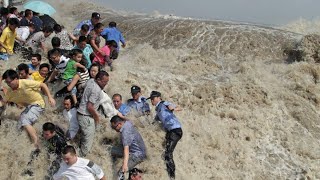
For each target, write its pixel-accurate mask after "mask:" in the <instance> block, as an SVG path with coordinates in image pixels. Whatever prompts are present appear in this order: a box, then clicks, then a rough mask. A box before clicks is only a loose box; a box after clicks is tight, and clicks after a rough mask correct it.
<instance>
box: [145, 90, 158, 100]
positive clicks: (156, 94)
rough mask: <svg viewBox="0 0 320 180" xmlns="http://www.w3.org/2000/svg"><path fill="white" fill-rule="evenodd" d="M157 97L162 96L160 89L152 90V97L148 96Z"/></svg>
mask: <svg viewBox="0 0 320 180" xmlns="http://www.w3.org/2000/svg"><path fill="white" fill-rule="evenodd" d="M155 97H161V93H160V92H158V91H151V93H150V97H148V98H147V99H152V98H155Z"/></svg>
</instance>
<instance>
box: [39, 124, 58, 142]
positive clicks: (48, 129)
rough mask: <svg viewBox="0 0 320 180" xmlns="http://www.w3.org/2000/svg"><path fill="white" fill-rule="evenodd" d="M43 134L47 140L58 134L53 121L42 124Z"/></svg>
mask: <svg viewBox="0 0 320 180" xmlns="http://www.w3.org/2000/svg"><path fill="white" fill-rule="evenodd" d="M42 131H43V132H42V135H43V138H44V139H45V140H49V139H51V138H52V137H53V136H54V135H55V134H56V126H55V125H54V124H53V123H51V122H46V123H44V124H43V125H42Z"/></svg>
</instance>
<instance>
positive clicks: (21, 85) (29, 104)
mask: <svg viewBox="0 0 320 180" xmlns="http://www.w3.org/2000/svg"><path fill="white" fill-rule="evenodd" d="M2 79H3V80H4V81H5V82H6V84H7V85H8V86H9V87H10V88H8V91H7V92H6V93H5V97H4V102H5V103H6V102H13V103H15V104H17V105H18V106H25V107H26V108H25V110H24V111H23V112H22V113H21V115H20V120H19V123H18V124H19V128H21V127H23V128H24V129H25V130H26V131H27V133H28V135H29V136H30V137H31V139H32V142H33V144H34V146H35V147H36V148H38V137H37V132H36V130H35V129H34V128H33V127H32V125H33V124H34V123H35V122H36V121H37V120H38V118H39V116H40V114H41V113H42V112H43V111H44V108H45V101H44V99H43V97H42V95H41V91H42V92H43V93H44V94H45V95H47V97H48V102H49V104H50V105H51V106H54V105H55V100H54V99H53V98H52V96H51V93H50V91H49V88H48V86H47V85H46V84H44V83H40V82H37V81H33V80H26V79H19V75H18V73H17V72H16V71H14V70H12V69H9V70H7V71H5V72H4V73H3V75H2Z"/></svg>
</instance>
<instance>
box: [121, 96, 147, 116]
mask: <svg viewBox="0 0 320 180" xmlns="http://www.w3.org/2000/svg"><path fill="white" fill-rule="evenodd" d="M127 105H128V106H129V107H130V108H131V109H134V110H136V111H137V112H139V113H141V114H146V112H150V107H149V104H148V103H147V99H146V98H145V97H143V96H140V97H139V99H138V101H135V100H134V99H129V100H128V103H127Z"/></svg>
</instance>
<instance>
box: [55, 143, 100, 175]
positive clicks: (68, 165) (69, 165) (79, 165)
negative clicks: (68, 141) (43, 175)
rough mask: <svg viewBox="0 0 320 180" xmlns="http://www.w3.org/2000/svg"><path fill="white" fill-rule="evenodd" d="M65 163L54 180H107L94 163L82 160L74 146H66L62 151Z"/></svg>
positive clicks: (61, 165)
mask: <svg viewBox="0 0 320 180" xmlns="http://www.w3.org/2000/svg"><path fill="white" fill-rule="evenodd" d="M62 157H63V162H62V163H61V164H60V169H59V171H58V172H57V173H56V174H54V175H53V179H54V180H60V179H61V180H62V179H68V180H95V176H96V177H97V178H99V179H100V180H106V177H105V175H104V173H103V171H102V169H101V168H100V167H99V166H98V165H96V164H95V163H93V162H92V161H90V160H88V159H84V158H80V157H78V156H77V154H76V150H75V148H74V147H73V146H70V145H68V146H66V147H65V148H64V149H63V150H62Z"/></svg>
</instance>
